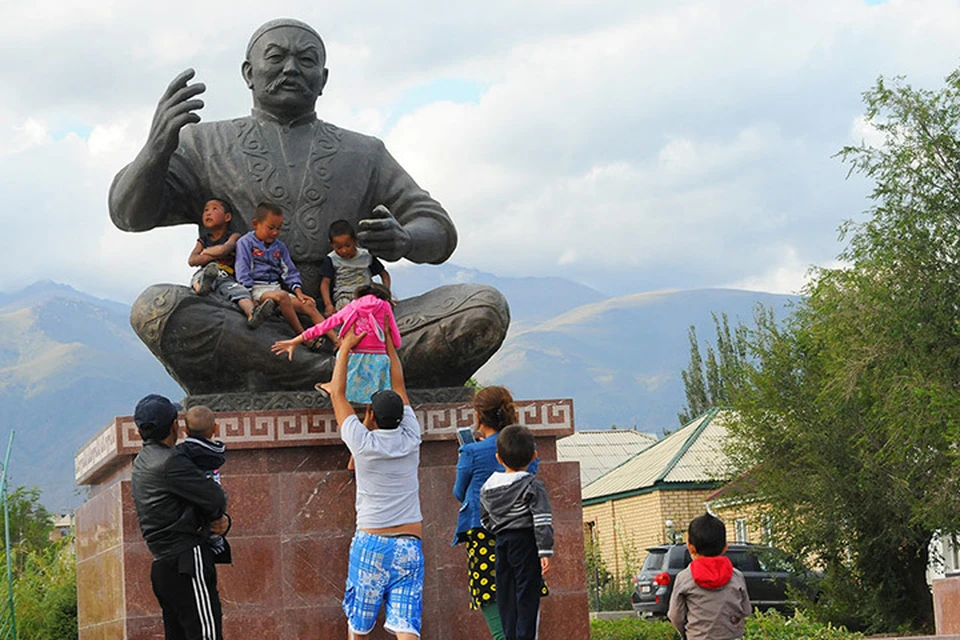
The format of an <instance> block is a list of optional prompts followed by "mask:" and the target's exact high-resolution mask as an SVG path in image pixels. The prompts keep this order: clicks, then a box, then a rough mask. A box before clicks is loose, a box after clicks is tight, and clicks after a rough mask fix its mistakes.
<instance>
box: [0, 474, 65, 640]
mask: <svg viewBox="0 0 960 640" xmlns="http://www.w3.org/2000/svg"><path fill="white" fill-rule="evenodd" d="M7 500H8V506H7V511H8V515H9V517H10V521H9V522H10V524H9V528H10V554H11V556H10V560H11V565H12V567H13V596H14V604H15V608H16V621H17V635H18V637H20V638H31V640H69V639H70V638H76V637H77V587H76V559H75V554H74V548H73V539H72V537H66V538H62V539H60V540H57V541H52V540H51V539H50V534H51V532H53V517H52V516H51V514H50V512H49V511H47V509H46V508H45V507H44V506H43V505H42V504H41V503H40V489H38V488H37V487H17V488H16V489H14V490H13V491H11V492H10V493H9V494H8V496H7ZM5 567H6V557H5V554H4V552H3V547H2V546H0V572H2V575H3V576H4V579H3V580H2V581H0V584H2V588H0V609H4V610H5V609H6V602H7V591H6V589H7V581H6V569H5Z"/></svg>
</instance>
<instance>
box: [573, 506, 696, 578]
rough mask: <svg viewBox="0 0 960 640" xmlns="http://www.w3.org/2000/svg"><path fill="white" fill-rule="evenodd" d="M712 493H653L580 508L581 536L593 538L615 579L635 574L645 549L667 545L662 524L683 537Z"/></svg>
mask: <svg viewBox="0 0 960 640" xmlns="http://www.w3.org/2000/svg"><path fill="white" fill-rule="evenodd" d="M712 492H713V489H697V490H682V489H681V490H672V491H655V492H652V493H646V494H642V495H638V496H631V497H629V498H621V499H618V500H610V501H608V502H603V503H600V504H593V505H589V506H584V507H583V522H584V535H585V536H589V535H590V533H591V527H590V523H591V522H592V523H594V524H593V527H592V530H593V536H594V538H595V540H596V541H597V548H598V551H599V553H600V556H601V558H602V559H603V562H604V564H605V565H606V567H607V570H608V571H609V572H610V573H612V574H613V575H614V576H616V577H622V576H625V575H626V574H628V573H631V572H633V571H636V570H637V569H639V568H640V565H641V564H643V561H644V559H645V558H646V557H647V551H646V549H647V547H652V546H654V545H658V544H663V543H665V542H668V540H667V530H666V521H667V520H672V521H673V523H674V531H676V532H677V533H678V534H681V535H682V536H683V537H685V536H686V531H687V525H688V524H689V523H690V520H692V519H693V518H695V517H697V516H698V515H700V514H702V513H704V511H705V507H704V500H705V499H706V497H707V496H708V495H710V493H712Z"/></svg>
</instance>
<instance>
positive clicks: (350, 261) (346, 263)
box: [320, 209, 390, 389]
mask: <svg viewBox="0 0 960 640" xmlns="http://www.w3.org/2000/svg"><path fill="white" fill-rule="evenodd" d="M375 211H376V209H375ZM327 237H328V238H329V240H330V246H331V247H333V251H331V252H330V253H329V254H327V257H326V258H324V259H323V262H322V263H321V264H320V278H321V279H320V296H321V297H322V298H323V304H324V311H323V313H324V315H326V316H327V317H330V316H332V315H333V314H334V313H335V312H337V311H340V310H341V309H343V308H344V307H345V306H347V305H348V304H350V302H351V301H352V300H353V299H354V298H356V295H355V294H356V292H357V289H358V288H360V287H362V286H364V285H368V284H372V283H373V277H374V276H380V280H381V281H382V282H383V286H384V287H386V289H387V290H388V291H389V290H390V274H389V273H387V270H386V269H385V268H384V266H383V263H382V262H380V261H379V260H377V258H376V256H373V255H371V254H370V252H369V251H367V250H366V249H362V248H360V247H357V234H356V232H355V231H354V229H353V226H352V225H351V224H350V223H349V222H347V221H346V220H337V221H335V222H334V223H333V224H331V225H330V229H329V231H328V233H327ZM387 388H388V389H389V387H387Z"/></svg>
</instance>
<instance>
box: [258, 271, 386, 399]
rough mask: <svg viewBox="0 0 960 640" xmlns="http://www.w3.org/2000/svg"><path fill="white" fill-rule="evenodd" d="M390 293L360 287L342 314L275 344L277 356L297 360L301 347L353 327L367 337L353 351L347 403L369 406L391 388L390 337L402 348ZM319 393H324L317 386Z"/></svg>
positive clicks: (339, 313) (341, 334) (366, 286)
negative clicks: (388, 346) (296, 352)
mask: <svg viewBox="0 0 960 640" xmlns="http://www.w3.org/2000/svg"><path fill="white" fill-rule="evenodd" d="M390 297H391V296H390V290H389V289H387V288H386V287H384V286H382V285H379V284H369V285H364V286H362V287H359V288H358V289H357V292H356V298H355V299H354V300H353V301H352V302H350V303H349V304H348V305H347V306H345V307H344V308H343V309H341V310H340V311H337V312H336V313H335V314H333V315H332V316H330V317H329V318H327V319H326V320H324V321H323V322H321V323H320V324H317V325H314V326H312V327H310V328H309V329H307V330H306V331H304V332H303V333H301V334H300V335H299V336H297V337H296V338H293V339H292V340H278V341H277V342H275V343H274V345H273V352H274V353H275V354H277V355H280V354H281V353H286V354H287V357H288V358H289V359H290V360H293V352H294V351H295V350H296V348H297V345H299V344H301V343H303V342H308V341H310V340H315V339H316V338H319V337H321V336H323V335H324V334H325V333H327V332H328V331H330V330H332V329H334V328H336V327H337V326H339V327H340V336H341V337H342V336H343V335H345V334H346V332H347V331H349V330H350V329H351V328H353V331H354V333H356V334H357V335H360V334H364V336H363V338H361V339H360V342H359V343H358V344H357V346H356V347H354V348H353V350H352V351H351V352H350V360H349V361H348V364H347V400H349V401H350V402H352V403H353V404H369V403H370V396H372V395H373V394H374V393H376V392H377V391H380V390H381V389H390V358H389V357H388V356H387V342H386V340H387V336H386V333H387V332H388V331H389V332H390V338H391V340H392V341H393V345H394V347H397V348H399V347H400V330H399V329H397V321H396V320H395V319H394V317H393V305H392V303H391V301H390ZM317 390H318V391H324V389H322V388H321V385H319V384H318V385H317Z"/></svg>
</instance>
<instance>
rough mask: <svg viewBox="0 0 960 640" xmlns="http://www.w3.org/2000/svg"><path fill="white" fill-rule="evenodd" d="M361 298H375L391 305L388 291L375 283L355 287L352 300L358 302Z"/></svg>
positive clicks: (391, 299) (391, 301)
mask: <svg viewBox="0 0 960 640" xmlns="http://www.w3.org/2000/svg"><path fill="white" fill-rule="evenodd" d="M363 296H376V297H378V298H380V299H381V300H386V301H387V302H389V303H391V304H393V296H391V295H390V289H387V288H386V287H385V286H383V285H382V284H377V283H376V282H371V283H370V284H362V285H360V286H359V287H357V290H356V291H354V292H353V298H354V300H358V299H360V298H362V297H363Z"/></svg>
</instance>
